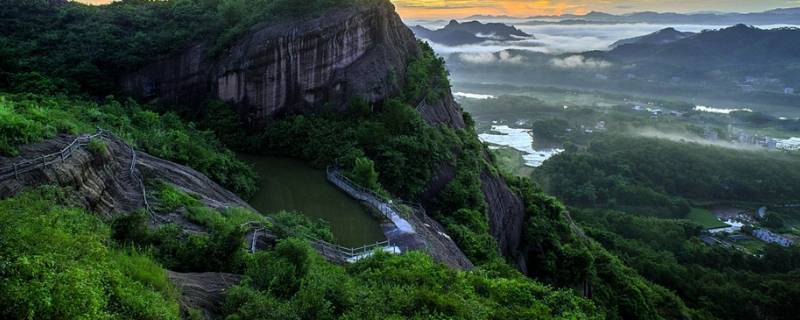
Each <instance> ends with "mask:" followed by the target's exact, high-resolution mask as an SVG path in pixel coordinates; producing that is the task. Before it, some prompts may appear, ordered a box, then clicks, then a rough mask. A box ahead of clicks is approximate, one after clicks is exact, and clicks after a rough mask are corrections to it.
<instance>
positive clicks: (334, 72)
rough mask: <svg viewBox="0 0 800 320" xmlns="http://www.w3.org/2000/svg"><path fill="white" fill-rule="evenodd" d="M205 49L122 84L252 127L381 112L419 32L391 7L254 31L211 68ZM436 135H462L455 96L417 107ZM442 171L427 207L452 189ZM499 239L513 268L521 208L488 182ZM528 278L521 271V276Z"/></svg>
mask: <svg viewBox="0 0 800 320" xmlns="http://www.w3.org/2000/svg"><path fill="white" fill-rule="evenodd" d="M208 50H209V48H208V45H206V44H198V45H196V46H194V47H192V48H189V49H188V50H186V51H185V52H183V53H181V54H179V55H176V56H172V57H167V58H164V59H161V60H159V61H157V62H155V63H153V64H152V65H150V66H149V67H146V68H144V69H143V70H140V71H139V72H137V73H135V74H132V75H130V76H128V77H126V78H125V79H123V80H122V86H123V88H124V89H125V90H127V91H128V92H130V93H133V94H134V95H136V96H139V97H140V98H144V99H149V100H156V101H158V102H162V103H167V104H184V105H191V104H193V103H199V102H202V100H204V99H206V98H218V99H221V100H223V101H226V102H228V103H229V104H230V105H232V106H234V107H235V108H236V110H237V111H238V113H239V114H240V115H241V116H242V117H243V118H245V119H247V120H248V121H249V122H250V124H258V123H261V122H263V121H264V120H266V119H269V118H270V117H273V116H276V115H279V114H282V113H293V112H303V111H308V110H310V109H313V108H318V107H321V106H322V105H323V104H327V105H333V106H335V107H338V108H340V109H341V108H342V107H343V106H344V104H345V103H346V102H347V101H348V100H349V99H350V98H352V97H362V98H365V99H367V100H368V101H371V102H379V101H381V100H383V99H385V98H387V97H389V96H392V95H394V94H397V93H399V92H400V90H401V88H402V86H403V83H402V79H404V78H405V68H406V66H407V64H408V62H409V61H410V59H412V58H413V57H416V56H417V55H418V54H419V48H418V47H417V43H416V40H415V38H414V35H413V34H412V32H411V31H410V30H409V29H408V28H407V27H406V26H405V25H404V24H403V22H402V21H401V20H400V17H399V16H398V15H397V14H396V13H395V12H394V7H393V6H392V5H391V4H390V3H389V1H386V2H382V3H381V4H377V5H372V6H364V7H355V8H348V9H340V10H334V11H331V12H329V13H328V14H326V15H325V16H323V17H320V18H316V19H309V20H305V21H299V22H290V23H283V24H277V25H270V26H264V27H260V28H255V29H254V30H253V31H252V32H251V33H249V34H248V35H247V36H245V37H244V38H243V39H241V40H240V41H238V42H237V43H235V44H234V45H233V46H232V47H231V48H230V49H229V50H228V51H227V52H226V53H225V54H223V55H221V56H219V57H217V58H208V54H207V53H208ZM417 111H418V112H419V113H420V115H421V116H422V118H423V119H425V121H427V122H428V123H429V124H432V125H445V126H449V127H452V128H459V129H460V128H464V127H465V123H464V119H463V116H462V112H461V108H460V107H459V106H458V104H457V103H456V102H455V100H454V99H453V96H452V94H451V93H450V92H447V93H446V94H445V96H444V97H443V98H442V99H440V100H439V101H433V102H424V103H422V104H420V105H419V106H417ZM452 171H453V168H450V167H448V166H447V165H444V166H443V167H442V172H441V173H440V174H439V176H438V177H437V179H435V180H436V181H432V182H431V183H430V188H429V190H427V192H425V196H424V198H430V197H433V196H435V194H437V193H438V192H439V191H441V189H442V188H443V187H444V186H445V185H446V184H447V183H449V182H450V180H452V179H453V174H452V173H453V172H452ZM481 185H482V187H481V189H482V191H483V192H484V194H485V199H486V202H487V204H488V208H489V210H488V218H489V221H490V227H491V232H492V235H494V236H495V238H496V239H497V242H498V244H499V247H500V248H499V249H500V252H502V253H503V254H504V255H505V256H506V257H509V258H510V259H512V260H515V259H516V256H517V254H516V253H515V252H516V251H517V247H518V246H519V242H520V238H521V233H522V232H521V228H522V219H523V217H524V208H523V206H522V204H521V201H520V199H519V197H518V196H517V195H515V194H514V193H513V192H512V191H511V190H510V189H509V188H508V186H507V185H506V183H505V181H504V180H503V179H502V177H498V176H495V175H493V174H491V173H490V172H488V171H486V170H485V171H484V172H482V173H481ZM520 269H522V270H524V267H522V266H520Z"/></svg>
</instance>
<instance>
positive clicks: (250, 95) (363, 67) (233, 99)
mask: <svg viewBox="0 0 800 320" xmlns="http://www.w3.org/2000/svg"><path fill="white" fill-rule="evenodd" d="M418 54H419V48H418V47H417V44H416V40H415V38H414V35H413V34H412V33H411V31H410V30H408V28H406V27H405V25H404V24H403V22H402V20H400V17H399V16H398V15H397V13H395V12H394V7H393V6H392V5H391V3H390V2H388V1H386V2H380V3H379V4H375V5H370V6H357V7H352V8H346V9H336V10H331V11H330V12H328V13H327V14H325V15H324V16H322V17H319V18H315V19H308V20H303V21H293V22H287V23H280V24H272V25H267V26H264V27H260V28H255V29H254V31H253V32H250V33H249V34H247V35H246V36H245V37H244V38H243V39H241V40H240V41H238V42H236V43H235V44H234V45H232V46H231V47H230V48H229V49H228V50H227V51H226V52H225V53H223V54H221V55H220V56H219V57H216V58H211V57H209V55H208V44H198V45H195V46H193V47H191V48H189V49H188V50H186V51H184V52H183V53H181V54H178V55H175V56H171V57H167V58H164V59H161V60H159V61H157V62H155V63H153V64H152V65H150V66H148V67H146V68H144V69H142V70H140V71H139V72H136V73H134V74H131V75H129V76H128V77H126V78H124V79H122V83H121V84H122V86H123V88H125V89H126V90H127V91H128V92H130V93H132V94H134V95H136V96H139V97H140V98H144V99H153V100H158V101H160V102H165V103H170V104H184V105H191V104H193V103H197V102H200V101H202V100H203V99H205V98H219V99H221V100H223V101H226V102H228V103H229V104H231V105H233V106H235V107H236V109H237V110H238V111H239V113H240V115H242V116H243V117H244V118H245V119H247V120H249V122H251V123H259V122H262V121H263V120H265V119H268V118H270V117H272V116H274V115H277V114H280V113H286V112H296V111H303V110H305V109H308V108H314V107H320V106H322V105H323V104H331V105H333V106H337V107H339V108H341V107H343V106H344V104H345V103H346V102H347V101H348V100H349V99H350V98H351V97H356V96H358V97H362V98H364V99H366V100H368V101H370V102H379V101H381V100H383V99H385V98H387V97H389V96H391V95H394V94H397V93H398V92H399V91H400V88H401V86H402V83H401V81H402V79H404V77H405V68H406V65H407V64H408V62H409V60H410V59H411V58H413V57H416V56H417V55H418Z"/></svg>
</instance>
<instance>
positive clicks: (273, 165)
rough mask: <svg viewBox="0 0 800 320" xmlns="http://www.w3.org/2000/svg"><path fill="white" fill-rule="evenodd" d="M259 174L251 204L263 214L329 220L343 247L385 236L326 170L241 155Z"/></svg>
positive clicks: (271, 158) (276, 158)
mask: <svg viewBox="0 0 800 320" xmlns="http://www.w3.org/2000/svg"><path fill="white" fill-rule="evenodd" d="M239 158H240V159H242V160H243V161H246V162H248V163H250V164H251V165H253V167H254V168H255V170H256V172H257V173H258V175H259V176H260V177H261V185H260V189H259V191H258V192H257V193H256V194H255V196H254V197H253V198H252V199H250V205H251V206H253V208H255V209H256V210H258V211H259V212H261V213H263V214H272V213H275V212H278V211H281V210H283V211H293V212H298V213H302V214H304V215H306V216H309V217H312V218H317V219H322V220H325V221H327V222H328V224H329V225H330V227H331V231H332V232H333V236H334V237H335V238H336V242H337V243H338V244H340V245H343V246H348V247H358V246H362V245H365V244H370V243H374V242H377V241H383V240H385V239H386V237H384V235H383V232H382V231H381V227H380V223H379V221H378V220H377V219H376V218H374V217H373V216H372V215H371V213H370V212H369V211H367V208H365V207H364V206H362V205H361V203H359V202H358V201H356V200H355V199H353V198H351V197H350V196H348V195H347V194H346V193H344V192H342V191H341V190H339V189H338V188H336V186H334V185H333V184H331V183H330V182H328V180H327V179H326V178H325V171H324V170H318V169H314V168H312V167H311V166H309V165H308V164H306V163H305V162H302V161H298V160H294V159H288V158H280V157H269V156H254V155H243V154H240V155H239Z"/></svg>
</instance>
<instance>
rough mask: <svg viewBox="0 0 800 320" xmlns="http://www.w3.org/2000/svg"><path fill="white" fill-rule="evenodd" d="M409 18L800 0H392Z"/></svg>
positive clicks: (799, 2) (745, 7)
mask: <svg viewBox="0 0 800 320" xmlns="http://www.w3.org/2000/svg"><path fill="white" fill-rule="evenodd" d="M392 2H394V4H395V6H397V11H398V12H400V15H401V16H403V18H406V19H415V18H463V17H466V16H470V15H474V14H491V15H510V16H520V17H527V16H531V15H541V14H547V15H552V14H561V13H576V14H583V13H587V12H589V11H593V10H594V11H603V12H609V13H626V12H633V11H659V12H667V11H669V12H694V11H737V12H753V11H764V10H769V9H774V8H780V7H797V6H800V0H673V1H669V0H392Z"/></svg>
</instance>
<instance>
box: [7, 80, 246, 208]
mask: <svg viewBox="0 0 800 320" xmlns="http://www.w3.org/2000/svg"><path fill="white" fill-rule="evenodd" d="M98 127H100V128H103V129H107V130H111V131H112V132H114V133H115V134H116V135H118V136H120V137H122V138H123V139H125V140H127V141H128V142H129V143H131V144H132V145H134V146H135V147H136V148H137V149H139V150H142V151H144V152H147V153H149V154H151V155H153V156H156V157H160V158H163V159H166V160H171V161H175V162H177V163H181V164H185V165H188V166H190V167H192V168H193V169H195V170H198V171H200V172H202V173H204V174H206V175H207V176H208V177H210V178H211V179H212V180H214V181H216V182H218V183H220V184H221V185H223V186H225V187H227V188H229V189H231V190H233V191H235V192H236V193H238V194H240V195H242V196H248V195H250V194H252V193H253V192H255V188H256V182H255V173H254V172H253V171H252V169H251V168H250V167H248V166H247V165H246V164H244V163H243V162H241V161H239V160H238V159H237V158H236V156H235V155H234V154H233V152H231V151H230V150H228V149H226V148H224V147H223V146H222V145H221V144H220V143H219V141H218V140H217V139H216V138H215V137H214V134H213V133H211V132H209V131H201V130H198V129H196V128H195V127H194V125H193V124H191V123H185V122H183V121H182V120H181V119H180V118H179V117H178V116H177V115H175V114H173V113H166V114H161V115H160V114H158V113H155V112H152V111H149V110H147V108H146V107H145V106H142V105H140V104H138V103H136V102H134V101H132V100H127V101H124V102H119V101H117V100H115V99H113V98H111V97H109V98H106V99H105V100H104V101H102V102H93V101H89V100H85V99H78V98H70V97H65V96H47V95H36V94H2V93H0V154H4V155H15V154H17V152H18V151H17V146H19V145H22V144H28V143H35V142H40V141H42V140H44V139H48V138H53V137H55V135H56V134H59V133H67V134H80V133H92V132H94V131H95V130H96V128H98Z"/></svg>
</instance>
